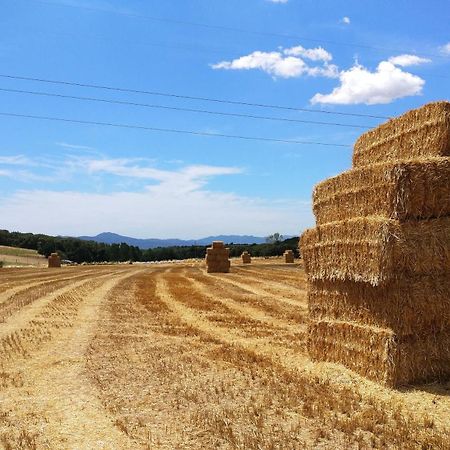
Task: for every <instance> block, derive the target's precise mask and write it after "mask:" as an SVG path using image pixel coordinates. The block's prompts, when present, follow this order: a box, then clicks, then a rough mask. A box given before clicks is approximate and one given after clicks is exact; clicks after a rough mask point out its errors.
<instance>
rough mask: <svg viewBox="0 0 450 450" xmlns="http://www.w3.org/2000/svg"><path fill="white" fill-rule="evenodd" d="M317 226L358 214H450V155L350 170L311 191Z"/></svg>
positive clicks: (402, 217)
mask: <svg viewBox="0 0 450 450" xmlns="http://www.w3.org/2000/svg"><path fill="white" fill-rule="evenodd" d="M313 210H314V214H315V216H316V220H317V223H318V224H323V223H327V222H335V221H339V220H345V219H351V218H354V217H365V216H372V215H373V216H383V217H387V218H390V219H398V220H402V221H404V220H410V219H414V220H416V219H430V218H436V217H441V216H448V215H450V157H441V158H429V159H425V160H424V159H415V160H411V161H400V162H394V163H392V162H391V163H381V164H374V165H370V166H365V167H359V168H356V169H352V170H349V171H347V172H344V173H342V174H341V175H337V176H335V177H333V178H329V179H328V180H325V181H323V182H321V183H319V184H318V185H317V186H316V187H315V189H314V192H313Z"/></svg>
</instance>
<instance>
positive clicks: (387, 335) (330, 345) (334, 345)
mask: <svg viewBox="0 0 450 450" xmlns="http://www.w3.org/2000/svg"><path fill="white" fill-rule="evenodd" d="M307 346H308V351H309V353H310V356H311V358H312V359H313V360H316V361H328V362H335V363H341V364H343V365H345V366H346V367H347V368H349V369H351V370H354V371H355V372H357V373H359V374H361V375H363V376H365V377H367V378H369V379H371V380H374V381H377V382H379V383H382V384H385V385H387V386H392V387H394V386H398V385H401V384H408V383H416V382H421V381H431V380H438V379H446V378H448V377H449V376H450V332H449V330H446V331H443V332H440V333H430V334H427V335H421V336H417V335H412V336H404V337H398V336H397V335H396V334H395V333H393V332H392V330H390V329H384V328H378V327H370V326H361V325H358V324H354V323H351V322H343V321H315V320H311V321H310V323H309V327H308V340H307Z"/></svg>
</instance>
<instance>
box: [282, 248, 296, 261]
mask: <svg viewBox="0 0 450 450" xmlns="http://www.w3.org/2000/svg"><path fill="white" fill-rule="evenodd" d="M283 256H284V262H285V263H286V264H292V263H293V262H294V259H295V256H294V252H293V251H292V250H286V251H285V252H284V253H283Z"/></svg>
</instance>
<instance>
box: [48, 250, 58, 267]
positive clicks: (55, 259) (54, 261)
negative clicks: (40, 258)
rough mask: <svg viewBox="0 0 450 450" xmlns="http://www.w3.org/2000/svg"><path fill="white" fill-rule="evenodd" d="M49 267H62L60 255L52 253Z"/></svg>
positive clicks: (49, 258)
mask: <svg viewBox="0 0 450 450" xmlns="http://www.w3.org/2000/svg"><path fill="white" fill-rule="evenodd" d="M48 267H61V258H60V257H59V255H58V253H52V254H51V255H50V256H49V257H48Z"/></svg>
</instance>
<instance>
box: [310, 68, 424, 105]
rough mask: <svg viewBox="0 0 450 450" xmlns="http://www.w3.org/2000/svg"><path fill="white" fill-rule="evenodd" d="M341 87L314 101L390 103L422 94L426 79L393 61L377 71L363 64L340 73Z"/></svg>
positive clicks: (314, 102) (369, 103) (317, 97)
mask: <svg viewBox="0 0 450 450" xmlns="http://www.w3.org/2000/svg"><path fill="white" fill-rule="evenodd" d="M339 79H340V82H341V84H340V86H338V87H336V88H334V89H333V91H332V92H331V93H330V94H316V95H314V97H313V98H312V99H311V103H313V104H316V103H328V104H340V105H350V104H359V103H364V104H366V105H375V104H385V103H390V102H392V101H393V100H395V99H398V98H402V97H408V96H411V95H418V94H421V92H422V88H423V86H424V84H425V81H424V80H423V79H422V78H420V77H418V76H416V75H413V74H411V73H409V72H405V71H403V70H402V69H401V68H399V67H396V66H395V65H394V64H393V63H392V62H389V61H382V62H381V63H380V64H379V65H378V67H377V69H376V71H375V72H371V71H370V70H368V69H366V68H365V67H363V66H361V65H360V64H355V65H354V66H353V67H352V68H350V69H349V70H344V71H342V72H341V73H340V75H339Z"/></svg>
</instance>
